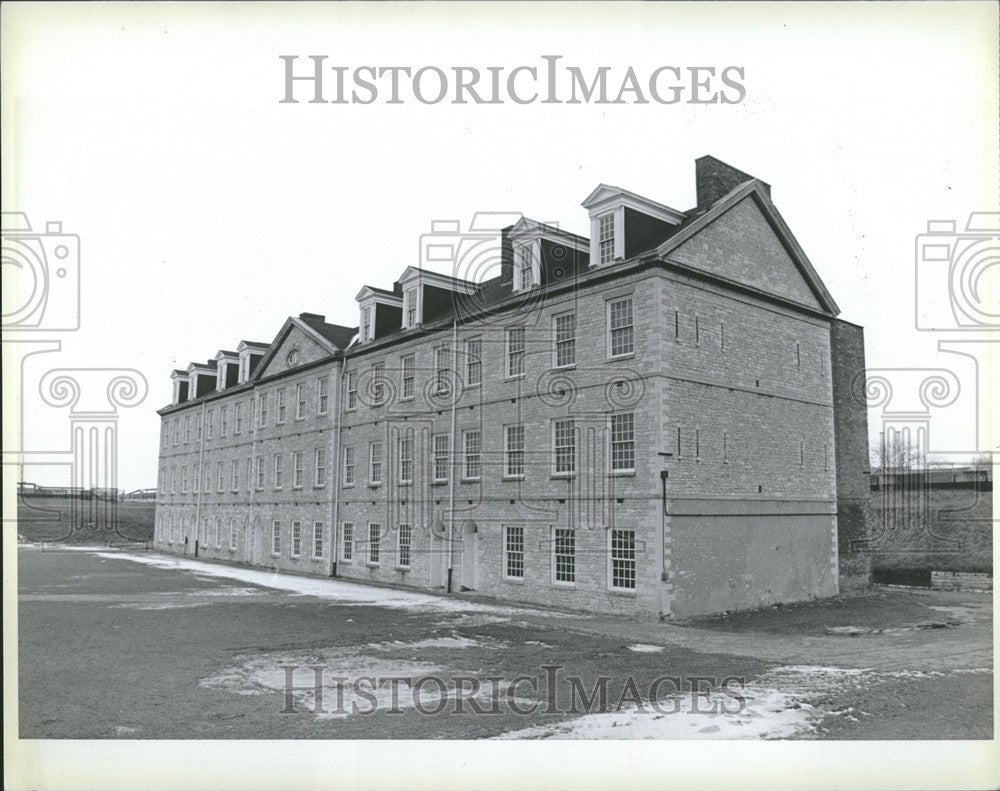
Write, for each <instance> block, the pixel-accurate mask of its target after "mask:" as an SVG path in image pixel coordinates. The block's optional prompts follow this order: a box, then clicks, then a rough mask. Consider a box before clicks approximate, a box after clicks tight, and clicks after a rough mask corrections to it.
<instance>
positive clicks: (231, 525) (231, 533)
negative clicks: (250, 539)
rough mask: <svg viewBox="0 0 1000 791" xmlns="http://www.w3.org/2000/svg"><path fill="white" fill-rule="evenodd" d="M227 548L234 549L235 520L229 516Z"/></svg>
mask: <svg viewBox="0 0 1000 791" xmlns="http://www.w3.org/2000/svg"><path fill="white" fill-rule="evenodd" d="M229 548H230V549H236V520H235V519H233V518H232V517H229Z"/></svg>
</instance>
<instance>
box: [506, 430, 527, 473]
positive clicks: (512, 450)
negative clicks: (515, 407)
mask: <svg viewBox="0 0 1000 791" xmlns="http://www.w3.org/2000/svg"><path fill="white" fill-rule="evenodd" d="M503 450H504V466H503V474H504V475H506V476H507V477H511V478H513V477H522V476H523V475H524V426H506V427H505V428H504V449H503Z"/></svg>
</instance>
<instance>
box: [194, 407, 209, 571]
mask: <svg viewBox="0 0 1000 791" xmlns="http://www.w3.org/2000/svg"><path fill="white" fill-rule="evenodd" d="M200 417H201V443H200V444H199V446H198V480H197V481H196V482H195V486H197V487H198V489H197V491H198V496H197V498H196V499H195V507H194V556H195V557H198V536H199V535H201V532H200V531H201V488H202V487H201V482H202V481H203V480H204V479H205V470H203V469H202V466H203V465H204V464H205V434H206V428H207V427H206V426H205V402H204V401H202V402H201V416H200Z"/></svg>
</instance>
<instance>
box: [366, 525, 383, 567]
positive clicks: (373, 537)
mask: <svg viewBox="0 0 1000 791" xmlns="http://www.w3.org/2000/svg"><path fill="white" fill-rule="evenodd" d="M381 549H382V525H379V524H375V523H373V522H369V523H368V562H369V563H371V564H372V565H373V566H377V565H378V563H379V556H380V554H381Z"/></svg>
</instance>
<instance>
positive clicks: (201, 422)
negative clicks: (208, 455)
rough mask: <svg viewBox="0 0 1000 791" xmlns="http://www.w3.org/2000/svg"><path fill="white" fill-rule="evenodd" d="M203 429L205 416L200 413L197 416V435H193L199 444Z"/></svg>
mask: <svg viewBox="0 0 1000 791" xmlns="http://www.w3.org/2000/svg"><path fill="white" fill-rule="evenodd" d="M204 428H205V415H204V413H202V414H200V415H198V428H197V434H196V435H195V439H197V440H198V441H199V442H200V441H201V437H202V433H203V432H204Z"/></svg>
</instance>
